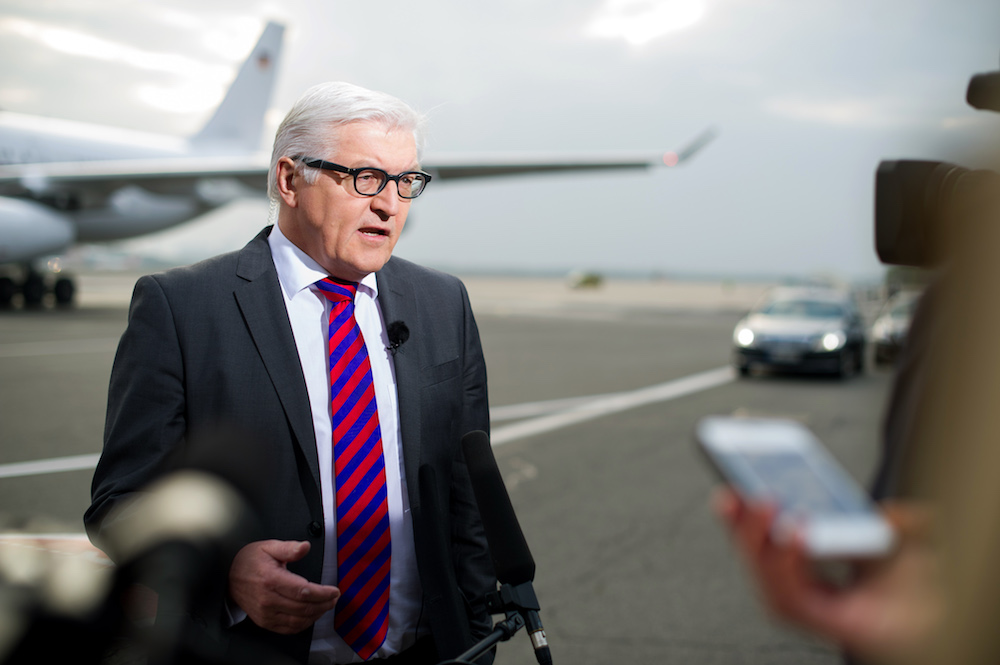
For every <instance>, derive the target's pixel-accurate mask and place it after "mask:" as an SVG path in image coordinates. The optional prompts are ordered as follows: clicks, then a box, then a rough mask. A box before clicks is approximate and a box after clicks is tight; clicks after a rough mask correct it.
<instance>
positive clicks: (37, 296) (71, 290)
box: [0, 267, 76, 309]
mask: <svg viewBox="0 0 1000 665" xmlns="http://www.w3.org/2000/svg"><path fill="white" fill-rule="evenodd" d="M49 293H51V294H52V299H53V301H54V302H55V304H56V306H57V307H69V306H71V305H72V304H73V300H74V298H75V296H76V284H75V283H74V281H73V278H72V277H69V276H67V275H59V276H55V275H53V276H52V277H51V278H47V276H46V275H43V274H42V273H40V272H38V271H37V270H35V269H34V268H31V267H27V268H25V269H24V272H23V277H22V278H21V279H18V278H16V277H13V276H11V275H0V309H9V308H11V307H13V306H14V305H15V304H16V299H17V296H18V295H20V296H21V298H20V300H21V304H22V305H23V306H24V307H25V309H38V308H40V307H43V306H44V305H45V296H46V295H48V294H49Z"/></svg>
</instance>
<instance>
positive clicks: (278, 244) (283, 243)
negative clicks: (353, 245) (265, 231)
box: [267, 224, 378, 300]
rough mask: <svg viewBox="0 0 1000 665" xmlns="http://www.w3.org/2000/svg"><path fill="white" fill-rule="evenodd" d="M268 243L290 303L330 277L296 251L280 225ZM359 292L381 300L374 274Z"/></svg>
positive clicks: (364, 279)
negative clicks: (303, 291)
mask: <svg viewBox="0 0 1000 665" xmlns="http://www.w3.org/2000/svg"><path fill="white" fill-rule="evenodd" d="M267 241H268V244H270V246H271V256H272V258H273V259H274V268H275V270H277V272H278V282H279V283H280V284H281V288H282V290H283V291H284V292H285V297H286V298H288V299H289V300H291V299H292V298H294V297H295V295H296V294H298V292H299V291H302V290H303V289H309V288H311V287H312V285H313V284H315V283H316V282H318V281H319V280H321V279H323V278H324V277H328V276H329V275H328V274H327V272H326V271H325V270H323V268H322V267H321V266H320V265H319V264H318V263H317V262H316V261H315V260H314V259H313V258H312V257H311V256H309V255H308V254H306V253H305V252H303V251H302V250H301V249H299V248H298V247H296V246H295V245H294V244H293V243H292V241H291V240H289V239H288V238H287V237H286V236H285V234H284V233H282V232H281V229H280V228H279V227H278V225H277V224H275V225H274V227H273V228H272V229H271V233H270V235H269V236H268V237H267ZM358 292H365V293H367V294H368V295H369V296H371V297H372V298H377V297H378V280H377V279H375V273H373V272H370V273H368V274H367V275H365V276H364V277H363V278H362V279H361V282H360V283H359V285H358Z"/></svg>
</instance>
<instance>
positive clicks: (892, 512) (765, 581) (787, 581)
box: [714, 490, 943, 662]
mask: <svg viewBox="0 0 1000 665" xmlns="http://www.w3.org/2000/svg"><path fill="white" fill-rule="evenodd" d="M714 503H715V509H716V512H717V513H718V515H719V516H720V517H721V518H722V521H723V522H725V524H726V526H727V527H728V529H729V532H730V535H731V536H732V537H733V540H734V541H735V544H736V546H737V548H738V549H739V551H740V553H741V554H742V558H743V559H744V561H745V562H746V564H747V566H748V567H749V569H750V574H751V577H753V580H754V582H755V584H756V586H757V588H758V590H759V591H760V594H761V596H762V599H763V602H764V604H765V605H766V606H767V607H768V609H769V610H770V611H771V612H772V613H773V614H775V615H776V616H778V617H779V618H781V619H783V620H785V621H787V622H789V623H791V624H794V625H797V626H799V627H802V628H805V629H807V630H808V631H810V632H812V633H814V634H816V635H818V636H820V637H823V638H826V639H827V640H830V641H832V642H834V643H836V644H838V645H840V646H841V647H843V648H846V649H847V650H848V651H850V652H852V653H855V654H857V655H859V656H862V657H865V658H871V659H872V660H875V661H877V662H908V660H909V659H912V657H913V655H914V654H918V653H920V650H921V649H923V648H925V647H926V645H927V641H928V639H929V636H930V635H931V633H933V631H934V629H935V628H937V626H938V624H939V622H940V621H941V618H942V608H941V605H942V603H943V599H942V597H941V593H940V589H939V587H938V580H937V570H936V557H935V555H934V552H933V548H932V547H931V545H930V543H929V542H928V537H927V532H928V524H927V516H926V514H924V513H923V512H922V511H921V510H919V509H918V508H917V507H915V506H913V505H893V506H889V507H887V508H886V510H885V513H884V514H885V516H886V517H887V519H889V521H890V522H891V523H892V524H893V526H894V527H895V529H896V532H897V535H898V536H899V546H898V548H897V550H896V552H895V553H894V554H892V555H891V556H888V557H886V558H884V559H878V560H872V561H866V562H863V563H858V564H856V566H855V576H854V579H853V580H852V581H851V582H849V583H847V584H831V583H829V582H828V581H827V580H826V579H824V578H823V577H821V576H820V575H819V574H818V573H817V569H816V567H815V566H814V564H813V562H812V561H811V560H810V559H809V557H808V554H807V553H806V550H805V546H804V543H803V541H802V539H801V538H795V539H793V540H792V541H791V542H789V543H785V544H781V543H776V542H775V541H774V540H773V539H772V538H771V535H770V531H771V525H772V524H773V522H774V518H775V515H776V512H777V511H776V510H775V508H774V507H773V506H764V505H751V504H748V503H746V502H744V501H742V500H741V499H740V498H739V496H737V495H736V494H735V493H734V492H732V491H730V490H722V491H720V492H719V493H718V494H717V495H716V497H715V502H714Z"/></svg>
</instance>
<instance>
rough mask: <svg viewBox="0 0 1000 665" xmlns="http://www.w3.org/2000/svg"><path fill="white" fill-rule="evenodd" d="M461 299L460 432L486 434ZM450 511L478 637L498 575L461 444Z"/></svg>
mask: <svg viewBox="0 0 1000 665" xmlns="http://www.w3.org/2000/svg"><path fill="white" fill-rule="evenodd" d="M462 301H463V308H464V311H465V326H466V350H465V359H466V362H465V367H464V368H463V376H462V389H463V395H464V399H463V404H464V411H463V414H462V418H463V423H462V427H461V428H460V431H461V432H462V433H463V434H464V433H466V432H471V431H474V430H483V431H485V432H487V433H489V405H488V403H487V389H486V362H485V359H484V357H483V349H482V344H481V342H480V339H479V329H478V327H477V325H476V321H475V318H474V317H473V315H472V307H471V305H470V303H469V297H468V293H467V292H466V290H465V287H464V286H463V287H462ZM451 513H452V549H453V559H454V561H455V562H456V569H457V570H456V576H457V578H458V583H459V586H460V587H461V588H462V590H463V594H465V596H466V598H468V599H469V600H470V604H471V606H472V622H471V623H472V629H473V634H474V636H475V637H476V638H481V637H483V636H485V635H486V634H488V633H489V632H490V630H491V629H492V620H491V619H490V616H489V613H488V612H487V611H486V608H485V604H484V602H483V600H484V596H485V594H486V593H487V592H489V591H493V590H495V589H496V573H495V572H494V570H493V562H492V559H491V558H490V553H489V548H488V546H487V544H486V534H485V532H484V530H483V525H482V521H481V519H480V516H479V508H478V506H477V504H476V498H475V496H474V494H473V491H472V484H471V482H470V479H469V470H468V467H467V466H466V463H465V458H464V456H463V455H462V454H461V447H459V455H458V457H457V458H456V460H455V464H454V468H453V470H452V491H451Z"/></svg>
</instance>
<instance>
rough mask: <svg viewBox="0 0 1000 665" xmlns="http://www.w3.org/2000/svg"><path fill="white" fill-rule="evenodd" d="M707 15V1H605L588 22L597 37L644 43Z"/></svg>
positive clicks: (588, 29) (588, 28)
mask: <svg viewBox="0 0 1000 665" xmlns="http://www.w3.org/2000/svg"><path fill="white" fill-rule="evenodd" d="M704 14H705V2H704V0H605V3H604V6H603V7H602V8H601V10H600V11H599V12H598V13H597V14H596V15H595V16H594V18H593V19H592V20H591V22H590V23H589V24H588V25H587V28H586V32H587V34H589V35H592V36H594V37H604V38H609V39H616V38H622V39H624V40H625V41H627V42H628V43H630V44H632V45H633V46H642V45H644V44H647V43H649V42H651V41H653V40H654V39H657V38H659V37H662V36H664V35H666V34H669V33H671V32H676V31H678V30H683V29H685V28H689V27H691V26H692V25H694V24H695V23H697V22H698V21H699V20H700V19H701V18H702V16H704Z"/></svg>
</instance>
